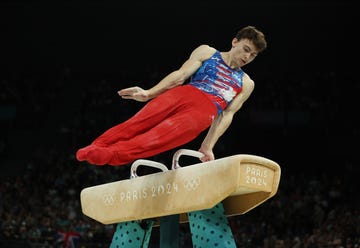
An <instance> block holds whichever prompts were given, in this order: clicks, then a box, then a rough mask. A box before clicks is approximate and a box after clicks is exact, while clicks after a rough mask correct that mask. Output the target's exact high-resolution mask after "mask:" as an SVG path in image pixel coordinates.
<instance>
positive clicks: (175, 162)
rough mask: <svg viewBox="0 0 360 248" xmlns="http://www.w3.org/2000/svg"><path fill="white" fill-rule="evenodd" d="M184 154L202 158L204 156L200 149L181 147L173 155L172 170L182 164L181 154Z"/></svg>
mask: <svg viewBox="0 0 360 248" xmlns="http://www.w3.org/2000/svg"><path fill="white" fill-rule="evenodd" d="M182 155H187V156H191V157H195V158H202V157H204V154H203V153H201V152H198V151H194V150H189V149H180V150H178V151H176V152H175V154H174V156H173V160H172V168H171V169H172V170H174V169H178V168H180V167H181V166H180V165H179V159H180V156H182Z"/></svg>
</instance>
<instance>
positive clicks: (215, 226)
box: [172, 149, 236, 248]
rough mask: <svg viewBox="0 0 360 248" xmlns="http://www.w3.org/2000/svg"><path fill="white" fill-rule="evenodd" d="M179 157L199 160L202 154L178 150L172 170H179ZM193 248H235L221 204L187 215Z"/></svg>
mask: <svg viewBox="0 0 360 248" xmlns="http://www.w3.org/2000/svg"><path fill="white" fill-rule="evenodd" d="M181 155H188V156H192V157H198V158H201V157H202V156H203V154H202V153H200V152H197V151H192V150H186V149H180V150H178V151H177V152H176V153H175V154H174V158H173V163H172V164H173V165H172V166H173V167H172V169H177V168H180V166H179V158H180V156H181ZM188 219H189V226H190V231H191V240H192V244H193V247H222V248H236V243H235V239H234V236H233V234H232V231H231V228H230V225H229V222H228V218H227V216H226V214H225V210H224V206H223V204H222V203H221V202H219V203H218V204H216V205H215V206H214V207H213V208H210V209H204V210H198V211H193V212H189V213H188Z"/></svg>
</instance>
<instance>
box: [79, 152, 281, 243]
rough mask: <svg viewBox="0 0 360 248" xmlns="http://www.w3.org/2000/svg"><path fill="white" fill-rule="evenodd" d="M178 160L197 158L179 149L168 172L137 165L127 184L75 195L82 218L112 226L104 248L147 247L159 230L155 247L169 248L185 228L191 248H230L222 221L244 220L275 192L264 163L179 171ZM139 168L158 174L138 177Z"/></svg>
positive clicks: (275, 172) (248, 158)
mask: <svg viewBox="0 0 360 248" xmlns="http://www.w3.org/2000/svg"><path fill="white" fill-rule="evenodd" d="M182 155H187V156H192V157H197V158H200V157H202V156H203V154H202V153H200V152H198V151H193V150H188V149H180V150H178V151H177V152H176V153H175V154H174V156H173V161H172V166H171V169H170V170H169V169H168V167H167V166H165V165H164V164H161V163H158V162H155V161H151V160H145V159H139V160H136V161H135V162H134V163H133V164H132V166H131V172H130V178H129V179H127V180H121V181H117V182H112V183H106V184H101V185H97V186H92V187H88V188H85V189H83V190H82V191H81V194H80V200H81V207H82V212H83V213H84V214H85V215H86V216H88V217H90V218H92V219H94V220H96V221H98V222H101V223H103V224H114V223H117V227H116V230H115V233H114V236H113V240H112V243H111V244H110V247H126V248H130V247H136V248H139V247H148V245H149V240H150V235H151V230H152V227H153V226H160V239H161V240H160V241H161V242H160V246H161V247H164V248H175V247H178V245H179V240H178V234H179V232H178V226H179V223H186V222H189V225H190V231H191V234H192V235H191V236H192V243H193V246H194V247H231V248H235V247H236V244H235V240H234V238H233V235H232V231H231V229H230V226H229V223H228V219H227V217H229V216H235V215H241V214H245V213H246V212H248V211H250V210H251V209H253V208H255V207H257V206H259V205H260V204H262V203H263V202H265V201H266V200H268V199H269V198H271V197H272V196H274V195H275V194H276V192H277V190H278V186H279V182H280V175H281V169H280V166H279V165H278V164H277V163H276V162H274V161H272V160H270V159H267V158H264V157H260V156H255V155H248V154H238V155H233V156H229V157H224V158H220V159H216V160H213V161H208V162H204V163H202V162H199V163H197V164H193V165H189V166H185V167H181V166H180V165H179V159H180V157H181V156H182ZM139 166H150V167H155V168H158V169H159V170H160V171H159V172H156V173H153V174H149V175H144V176H138V175H137V173H136V171H137V168H138V167H139ZM160 224H161V225H160Z"/></svg>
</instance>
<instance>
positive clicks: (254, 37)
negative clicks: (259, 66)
mask: <svg viewBox="0 0 360 248" xmlns="http://www.w3.org/2000/svg"><path fill="white" fill-rule="evenodd" d="M234 39H236V41H238V42H239V41H241V40H248V41H250V42H252V43H253V45H254V46H255V48H256V50H257V52H258V53H260V52H262V51H264V50H265V49H266V47H267V42H266V39H265V35H264V33H263V32H262V31H260V30H259V29H257V28H256V27H254V26H246V27H244V28H242V29H240V30H239V31H238V32H237V34H236V36H235V38H234Z"/></svg>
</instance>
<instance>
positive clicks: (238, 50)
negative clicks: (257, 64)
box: [230, 38, 258, 67]
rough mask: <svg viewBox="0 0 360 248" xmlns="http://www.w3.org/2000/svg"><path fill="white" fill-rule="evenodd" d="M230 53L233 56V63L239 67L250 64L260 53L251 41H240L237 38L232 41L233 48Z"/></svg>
mask: <svg viewBox="0 0 360 248" xmlns="http://www.w3.org/2000/svg"><path fill="white" fill-rule="evenodd" d="M230 53H231V54H232V56H231V57H232V60H233V61H232V62H233V63H234V64H236V65H237V67H242V66H244V65H246V64H249V63H250V62H251V61H253V60H254V59H255V58H256V56H257V55H258V51H257V49H256V47H255V45H254V44H253V42H252V41H251V40H249V39H241V40H238V39H236V38H234V39H233V40H232V48H231V50H230Z"/></svg>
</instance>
